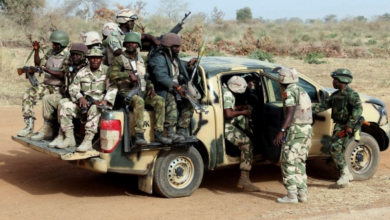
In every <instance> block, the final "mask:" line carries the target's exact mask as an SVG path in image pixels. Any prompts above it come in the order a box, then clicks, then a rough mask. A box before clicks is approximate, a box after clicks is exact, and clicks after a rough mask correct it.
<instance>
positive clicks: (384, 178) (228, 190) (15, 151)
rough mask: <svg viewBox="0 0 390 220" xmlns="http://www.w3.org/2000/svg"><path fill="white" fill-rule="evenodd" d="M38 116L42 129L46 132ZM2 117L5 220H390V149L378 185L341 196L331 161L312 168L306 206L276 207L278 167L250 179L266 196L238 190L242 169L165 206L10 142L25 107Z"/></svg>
mask: <svg viewBox="0 0 390 220" xmlns="http://www.w3.org/2000/svg"><path fill="white" fill-rule="evenodd" d="M387 106H390V102H387ZM36 109H37V110H36V113H37V121H36V122H37V125H42V117H41V112H40V108H39V107H38V108H36ZM388 110H389V108H388ZM0 115H1V118H0V219H1V220H5V219H83V220H88V219H94V220H96V219H174V218H177V219H298V218H301V219H302V218H304V219H362V218H366V219H388V216H389V214H390V180H389V178H390V150H387V151H385V152H382V153H381V163H380V167H379V170H378V171H377V173H376V174H375V176H374V177H373V178H372V179H371V180H368V181H364V182H356V181H355V182H353V184H351V186H350V187H348V188H346V189H342V190H331V189H328V186H329V185H330V184H331V183H332V182H333V181H335V180H336V178H337V175H336V174H335V173H334V172H333V170H332V169H330V168H329V167H328V166H327V165H326V164H325V162H324V161H309V162H308V165H307V166H308V175H309V180H308V186H309V203H306V204H297V205H284V204H278V203H276V202H275V200H276V198H278V197H281V196H283V195H284V193H285V189H284V187H283V185H282V183H281V179H282V178H281V175H280V168H279V167H277V166H274V165H266V166H256V167H254V169H253V171H252V178H251V179H252V180H253V182H254V183H255V184H256V185H257V186H259V187H261V189H262V192H259V193H248V192H241V191H240V190H238V189H236V188H235V185H236V183H237V180H238V175H239V171H238V168H237V169H227V170H218V171H212V172H206V173H205V176H204V178H203V181H202V184H201V186H200V188H199V189H198V190H197V191H195V193H194V194H193V195H192V196H190V197H186V198H179V199H165V198H161V197H159V196H157V195H147V194H144V193H142V192H140V191H138V189H137V178H136V177H133V176H128V175H119V174H118V175H114V174H109V175H107V174H106V175H103V174H99V173H94V172H91V171H87V170H82V169H79V168H77V167H75V166H73V165H71V164H68V163H66V162H63V161H60V160H57V159H55V158H52V157H50V156H47V155H44V154H42V153H39V152H36V151H33V150H30V149H29V148H26V147H23V146H21V145H20V144H17V143H16V142H14V141H12V140H11V135H13V134H16V132H17V131H18V130H19V129H20V128H22V127H23V126H24V125H23V121H22V119H21V117H20V115H21V108H20V107H19V106H11V107H1V108H0ZM37 127H38V128H39V126H37ZM35 130H37V128H36V129H35Z"/></svg>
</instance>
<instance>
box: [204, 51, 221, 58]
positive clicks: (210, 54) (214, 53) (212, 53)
mask: <svg viewBox="0 0 390 220" xmlns="http://www.w3.org/2000/svg"><path fill="white" fill-rule="evenodd" d="M205 55H206V56H208V57H220V56H225V54H224V53H221V52H218V51H217V50H206V53H205Z"/></svg>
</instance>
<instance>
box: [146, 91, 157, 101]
mask: <svg viewBox="0 0 390 220" xmlns="http://www.w3.org/2000/svg"><path fill="white" fill-rule="evenodd" d="M156 95H157V94H156V92H155V91H154V89H149V90H148V93H147V96H149V98H151V99H152V98H154V97H155V96H156Z"/></svg>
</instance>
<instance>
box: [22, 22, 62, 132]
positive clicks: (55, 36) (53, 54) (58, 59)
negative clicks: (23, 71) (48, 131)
mask: <svg viewBox="0 0 390 220" xmlns="http://www.w3.org/2000/svg"><path fill="white" fill-rule="evenodd" d="M50 41H51V42H52V49H51V50H49V51H48V52H47V53H46V54H45V57H44V59H42V60H41V59H40V57H39V48H40V45H39V42H37V41H34V42H33V48H34V64H35V66H36V67H40V66H41V63H44V67H42V70H43V71H44V72H45V78H44V80H43V83H40V84H39V85H38V86H36V87H31V88H29V89H27V90H26V92H25V93H24V95H23V100H22V112H23V117H24V122H25V123H26V127H25V128H23V129H22V130H20V131H19V132H18V136H20V137H26V136H30V135H31V134H32V133H33V132H34V120H35V118H34V104H35V103H36V101H37V100H39V99H42V97H43V96H45V95H48V94H59V93H60V88H61V86H63V84H64V72H63V71H62V70H61V68H62V65H63V62H64V60H65V59H66V58H67V56H68V50H67V49H66V48H67V46H68V44H69V36H68V34H67V33H65V32H64V31H60V30H57V31H53V32H52V33H51V35H50ZM45 126H48V127H51V126H52V124H51V122H49V121H45V122H44V127H45Z"/></svg>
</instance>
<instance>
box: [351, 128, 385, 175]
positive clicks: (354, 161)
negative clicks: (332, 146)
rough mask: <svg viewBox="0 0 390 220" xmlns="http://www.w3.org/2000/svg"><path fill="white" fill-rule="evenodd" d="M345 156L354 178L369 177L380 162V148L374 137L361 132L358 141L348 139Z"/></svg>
mask: <svg viewBox="0 0 390 220" xmlns="http://www.w3.org/2000/svg"><path fill="white" fill-rule="evenodd" d="M345 158H346V161H347V164H348V167H349V170H350V172H351V174H352V175H353V178H354V180H367V179H370V178H371V177H372V176H373V175H374V174H375V172H376V170H377V169H378V166H379V162H380V150H379V146H378V143H377V142H376V140H375V138H373V137H372V136H371V135H369V134H367V133H364V132H361V135H360V141H359V143H358V142H356V141H355V140H353V139H352V140H350V141H349V142H348V145H347V146H346V149H345Z"/></svg>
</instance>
